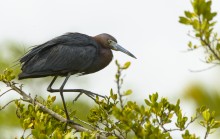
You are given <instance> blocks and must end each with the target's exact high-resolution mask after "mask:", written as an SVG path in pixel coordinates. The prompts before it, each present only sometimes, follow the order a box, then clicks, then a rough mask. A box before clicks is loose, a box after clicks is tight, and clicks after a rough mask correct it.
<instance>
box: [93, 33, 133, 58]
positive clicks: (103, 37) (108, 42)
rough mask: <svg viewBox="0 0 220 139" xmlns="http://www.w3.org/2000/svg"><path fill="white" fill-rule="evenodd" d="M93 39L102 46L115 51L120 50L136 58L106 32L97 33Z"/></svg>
mask: <svg viewBox="0 0 220 139" xmlns="http://www.w3.org/2000/svg"><path fill="white" fill-rule="evenodd" d="M94 39H95V40H96V42H98V43H99V44H100V45H101V46H102V47H104V48H109V49H112V50H115V51H121V52H123V53H125V54H127V55H129V56H131V57H133V58H136V57H135V56H134V55H133V54H132V53H130V52H129V51H128V50H126V49H125V48H123V47H122V46H120V45H119V44H118V43H117V40H116V39H115V38H114V37H113V36H111V35H109V34H106V33H103V34H99V35H96V36H95V37H94Z"/></svg>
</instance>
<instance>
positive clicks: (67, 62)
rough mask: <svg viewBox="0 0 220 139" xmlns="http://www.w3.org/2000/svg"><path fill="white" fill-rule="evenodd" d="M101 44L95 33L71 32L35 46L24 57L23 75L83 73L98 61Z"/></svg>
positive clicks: (29, 76)
mask: <svg viewBox="0 0 220 139" xmlns="http://www.w3.org/2000/svg"><path fill="white" fill-rule="evenodd" d="M99 49H100V46H99V45H98V44H97V43H96V41H95V40H93V39H92V37H90V36H87V35H85V34H80V33H68V34H65V35H62V36H59V37H57V38H54V39H52V40H50V41H48V42H46V43H44V44H42V45H39V46H37V47H35V48H33V49H31V50H30V51H29V52H28V53H27V54H26V55H25V56H24V57H22V58H21V59H20V62H21V63H22V68H21V70H22V73H21V74H20V75H19V79H25V78H38V77H45V76H55V75H59V76H65V75H66V74H68V73H69V72H71V73H72V74H75V73H83V72H84V71H85V70H86V69H87V68H88V67H89V66H91V65H92V64H93V62H94V61H95V59H96V57H97V55H98V52H99Z"/></svg>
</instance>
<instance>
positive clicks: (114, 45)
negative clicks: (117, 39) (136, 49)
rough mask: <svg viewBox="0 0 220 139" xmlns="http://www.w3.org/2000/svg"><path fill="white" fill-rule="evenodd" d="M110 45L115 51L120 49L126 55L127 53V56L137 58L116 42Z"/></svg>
mask: <svg viewBox="0 0 220 139" xmlns="http://www.w3.org/2000/svg"><path fill="white" fill-rule="evenodd" d="M112 47H113V50H115V51H121V52H123V53H125V54H127V55H129V56H131V57H133V58H135V59H137V58H136V57H135V56H134V55H133V54H132V53H131V52H129V51H128V50H126V49H125V48H123V47H122V46H120V45H118V44H117V43H114V44H113V45H112Z"/></svg>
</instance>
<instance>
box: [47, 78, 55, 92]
mask: <svg viewBox="0 0 220 139" xmlns="http://www.w3.org/2000/svg"><path fill="white" fill-rule="evenodd" d="M56 79H57V76H54V78H53V80H52V81H51V83H50V84H49V86H48V87H47V91H48V92H50V93H54V92H57V91H56V90H54V89H52V85H53V84H54V82H55V80H56Z"/></svg>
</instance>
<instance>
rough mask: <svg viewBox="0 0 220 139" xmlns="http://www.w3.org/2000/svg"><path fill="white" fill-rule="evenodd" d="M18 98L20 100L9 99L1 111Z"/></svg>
mask: <svg viewBox="0 0 220 139" xmlns="http://www.w3.org/2000/svg"><path fill="white" fill-rule="evenodd" d="M16 100H18V99H14V100H11V101H9V102H8V103H7V104H5V105H4V106H3V107H1V108H0V111H1V110H3V109H4V108H5V107H7V106H8V105H9V104H11V103H12V102H14V101H16Z"/></svg>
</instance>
